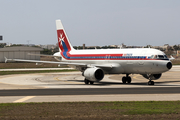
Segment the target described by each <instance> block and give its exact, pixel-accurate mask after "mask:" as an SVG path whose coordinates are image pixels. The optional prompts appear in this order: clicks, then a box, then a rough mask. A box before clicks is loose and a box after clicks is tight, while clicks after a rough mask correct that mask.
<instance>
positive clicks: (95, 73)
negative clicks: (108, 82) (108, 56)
mask: <svg viewBox="0 0 180 120" xmlns="http://www.w3.org/2000/svg"><path fill="white" fill-rule="evenodd" d="M83 76H84V77H85V78H86V79H88V80H90V81H94V82H95V81H98V82H99V81H101V80H102V79H103V78H104V72H103V70H102V69H100V68H97V67H94V68H87V69H86V70H85V71H84V73H83Z"/></svg>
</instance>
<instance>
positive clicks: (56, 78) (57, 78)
mask: <svg viewBox="0 0 180 120" xmlns="http://www.w3.org/2000/svg"><path fill="white" fill-rule="evenodd" d="M73 79H74V80H76V79H75V78H73ZM54 80H57V81H63V82H67V83H72V84H79V83H77V82H70V81H67V80H61V79H59V77H55V78H54Z"/></svg>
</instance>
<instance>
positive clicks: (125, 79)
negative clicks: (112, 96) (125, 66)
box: [122, 74, 131, 84]
mask: <svg viewBox="0 0 180 120" xmlns="http://www.w3.org/2000/svg"><path fill="white" fill-rule="evenodd" d="M122 83H123V84H126V83H131V77H129V76H128V74H127V75H126V77H125V76H124V77H122Z"/></svg>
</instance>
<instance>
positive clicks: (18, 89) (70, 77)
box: [0, 66, 180, 103]
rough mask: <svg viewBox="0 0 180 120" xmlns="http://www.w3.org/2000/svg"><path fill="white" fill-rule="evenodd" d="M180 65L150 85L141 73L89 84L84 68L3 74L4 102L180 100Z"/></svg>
mask: <svg viewBox="0 0 180 120" xmlns="http://www.w3.org/2000/svg"><path fill="white" fill-rule="evenodd" d="M179 73H180V66H174V67H173V68H172V69H171V70H170V71H169V72H166V73H163V76H162V77H161V78H160V79H159V80H157V81H154V82H155V85H154V86H149V85H147V82H148V80H147V79H145V78H143V77H142V76H141V75H131V77H132V83H131V84H122V81H121V78H122V76H123V75H106V76H105V78H104V79H103V80H102V81H101V82H100V83H94V85H85V84H84V81H83V80H84V77H82V76H81V73H80V72H64V73H48V74H47V73H46V74H24V75H6V76H1V77H0V102H1V103H7V102H8V103H9V102H10V103H12V102H65V101H70V102H73V101H146V100H161V101H162V100H180V74H179Z"/></svg>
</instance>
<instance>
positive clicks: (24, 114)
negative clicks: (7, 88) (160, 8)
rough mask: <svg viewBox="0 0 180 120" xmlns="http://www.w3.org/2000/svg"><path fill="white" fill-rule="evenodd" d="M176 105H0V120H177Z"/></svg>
mask: <svg viewBox="0 0 180 120" xmlns="http://www.w3.org/2000/svg"><path fill="white" fill-rule="evenodd" d="M179 118H180V101H145V102H137V101H136V102H55V103H9V104H7V103H5V104H3V103H2V104H0V119H89V120H90V119H122V120H124V119H126V120H129V119H132V120H136V119H158V120H159V119H161V120H167V119H176V120H177V119H179Z"/></svg>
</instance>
